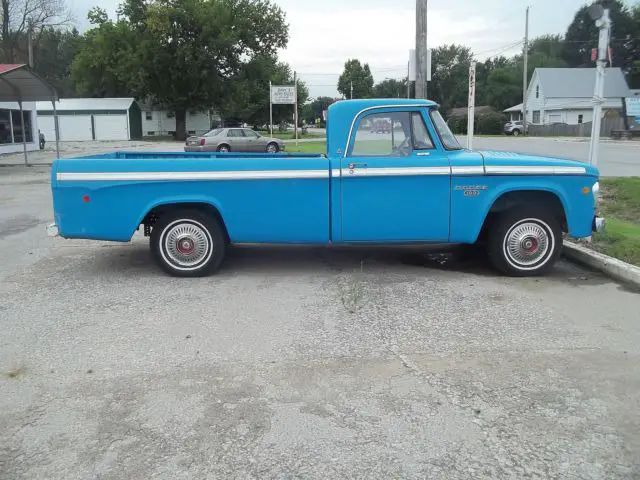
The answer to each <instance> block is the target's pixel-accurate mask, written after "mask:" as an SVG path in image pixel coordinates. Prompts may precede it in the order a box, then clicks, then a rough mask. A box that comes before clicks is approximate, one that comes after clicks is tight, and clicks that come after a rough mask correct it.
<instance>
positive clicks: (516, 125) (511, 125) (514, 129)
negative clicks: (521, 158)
mask: <svg viewBox="0 0 640 480" xmlns="http://www.w3.org/2000/svg"><path fill="white" fill-rule="evenodd" d="M504 133H506V134H507V135H513V136H514V137H517V136H518V135H522V134H523V133H524V125H523V124H522V120H515V121H511V122H507V123H505V124H504Z"/></svg>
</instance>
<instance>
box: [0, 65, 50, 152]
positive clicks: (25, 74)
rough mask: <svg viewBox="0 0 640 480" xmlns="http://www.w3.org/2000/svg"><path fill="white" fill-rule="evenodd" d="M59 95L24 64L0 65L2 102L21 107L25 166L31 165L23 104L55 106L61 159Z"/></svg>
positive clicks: (0, 98)
mask: <svg viewBox="0 0 640 480" xmlns="http://www.w3.org/2000/svg"><path fill="white" fill-rule="evenodd" d="M57 100H58V93H57V92H56V89H55V88H54V87H53V86H52V85H50V84H49V83H48V82H46V81H44V80H43V79H42V78H40V77H39V76H38V75H37V74H36V73H35V72H34V71H33V70H32V69H31V68H29V67H28V66H27V65H22V64H0V102H18V105H19V107H20V122H21V124H22V132H23V133H22V145H23V149H24V164H25V165H29V160H28V158H27V136H26V135H25V133H24V132H25V130H24V115H23V110H22V102H38V101H50V102H51V103H52V104H53V112H54V117H55V120H54V122H55V131H56V157H57V158H60V145H59V142H58V139H59V137H60V134H59V131H58V118H57V112H56V101H57Z"/></svg>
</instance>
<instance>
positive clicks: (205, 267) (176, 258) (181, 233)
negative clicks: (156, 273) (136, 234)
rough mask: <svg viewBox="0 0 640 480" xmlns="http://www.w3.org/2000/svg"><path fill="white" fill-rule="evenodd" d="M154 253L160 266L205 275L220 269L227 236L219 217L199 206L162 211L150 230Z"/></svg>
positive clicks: (181, 273) (177, 272)
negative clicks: (211, 214)
mask: <svg viewBox="0 0 640 480" xmlns="http://www.w3.org/2000/svg"><path fill="white" fill-rule="evenodd" d="M150 245H151V253H152V254H153V257H154V260H155V261H156V263H157V264H158V266H159V267H160V268H161V269H162V270H163V271H165V272H166V273H168V274H169V275H173V276H176V277H203V276H206V275H209V274H211V273H213V272H214V271H215V270H217V269H218V267H219V266H220V264H221V263H222V260H223V258H224V254H225V247H226V245H225V237H224V233H223V231H222V227H221V226H220V223H219V222H218V220H217V219H216V218H213V217H212V216H210V215H207V214H206V213H204V212H201V211H199V210H178V211H174V212H170V213H167V214H166V215H163V216H162V217H161V218H160V219H158V221H157V222H156V224H155V225H154V227H153V231H152V232H151V239H150Z"/></svg>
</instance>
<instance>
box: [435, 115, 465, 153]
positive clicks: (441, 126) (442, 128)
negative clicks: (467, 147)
mask: <svg viewBox="0 0 640 480" xmlns="http://www.w3.org/2000/svg"><path fill="white" fill-rule="evenodd" d="M431 119H432V120H433V123H434V124H435V126H436V129H437V130H438V134H440V139H441V140H442V143H443V145H444V147H445V148H446V149H447V150H462V147H461V146H460V144H459V143H458V139H457V138H456V137H455V135H454V134H453V133H451V130H449V126H448V125H447V122H445V121H444V118H442V115H440V112H439V111H438V110H432V111H431Z"/></svg>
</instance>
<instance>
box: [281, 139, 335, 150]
mask: <svg viewBox="0 0 640 480" xmlns="http://www.w3.org/2000/svg"><path fill="white" fill-rule="evenodd" d="M285 152H290V153H327V144H326V142H322V141H318V142H303V143H299V144H298V146H297V147H296V144H295V143H287V148H286V150H285Z"/></svg>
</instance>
